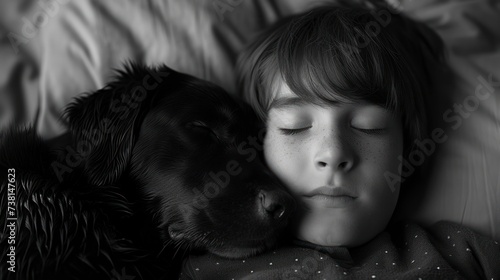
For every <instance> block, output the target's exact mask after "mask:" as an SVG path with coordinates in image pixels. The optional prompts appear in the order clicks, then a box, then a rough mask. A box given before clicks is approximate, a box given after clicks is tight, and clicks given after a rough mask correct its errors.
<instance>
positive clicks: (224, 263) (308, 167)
mask: <svg viewBox="0 0 500 280" xmlns="http://www.w3.org/2000/svg"><path fill="white" fill-rule="evenodd" d="M441 53H442V43H441V41H440V39H439V37H437V35H436V34H435V33H433V32H432V31H431V30H430V29H429V28H427V27H425V26H424V25H423V24H420V23H417V22H414V21H412V20H410V19H409V18H406V17H405V16H403V15H399V14H397V13H396V11H394V10H391V9H389V7H388V6H383V5H379V4H373V3H370V4H368V5H366V6H362V5H357V4H344V5H337V6H323V7H318V8H315V9H313V10H311V11H309V12H307V13H303V14H300V15H295V16H292V17H289V18H286V19H284V20H282V21H280V22H278V23H277V24H275V25H274V26H273V27H272V28H271V29H270V30H268V31H267V32H266V33H265V34H263V36H261V37H260V38H258V39H257V40H256V41H255V42H254V43H253V44H251V45H250V46H249V48H248V50H247V51H246V52H245V53H244V54H243V56H242V57H241V59H240V61H239V62H240V65H239V66H240V67H239V70H240V74H241V85H242V92H243V94H244V98H245V99H246V100H247V101H248V102H249V103H250V104H251V105H252V106H253V108H254V109H255V110H256V112H257V113H258V115H259V116H260V117H261V118H262V119H263V120H264V121H265V122H266V127H267V130H266V136H265V138H264V156H265V159H266V162H267V164H268V165H269V167H270V168H271V170H272V171H273V172H274V173H275V174H276V175H277V177H278V178H279V179H280V180H281V181H282V183H283V184H284V185H285V186H286V187H287V189H288V190H289V191H290V193H292V194H293V195H294V196H295V198H296V200H297V202H298V203H299V205H300V207H299V209H298V210H297V212H296V214H295V216H294V218H293V219H292V223H291V229H292V233H293V237H294V240H293V241H292V242H291V244H287V245H286V246H282V247H280V248H277V249H276V250H274V251H271V252H268V253H265V254H262V255H259V256H256V257H252V258H248V259H246V260H226V259H222V258H219V257H216V256H214V255H204V256H194V255H192V256H190V257H189V258H188V259H187V260H186V261H185V263H184V268H183V274H182V277H185V278H188V279H190V278H192V279H242V278H244V279H344V278H349V279H358V278H360V279H375V278H378V279H396V278H399V279H429V278H432V279H463V278H465V279H500V245H499V244H498V243H497V242H495V241H492V240H489V239H487V238H485V237H483V236H480V235H478V234H475V233H474V232H473V231H471V230H469V229H467V228H463V227H461V226H458V225H455V224H452V223H447V222H441V223H437V224H435V225H434V226H432V227H430V228H428V229H423V228H422V227H419V226H417V225H415V224H411V223H394V224H393V223H389V222H390V220H391V217H392V216H393V212H394V210H395V206H396V203H397V201H398V196H399V191H400V187H401V181H402V180H401V175H400V174H402V172H403V170H402V169H403V167H402V164H401V162H402V161H401V159H402V158H403V159H405V158H407V157H408V156H409V155H410V153H411V152H412V151H413V149H416V147H414V145H413V143H414V142H415V141H416V140H422V139H424V138H425V137H427V135H426V130H427V127H426V123H427V120H426V117H425V102H424V101H425V99H426V98H425V95H426V94H429V93H430V91H431V77H430V76H429V74H427V73H429V68H430V67H433V66H432V63H436V61H439V59H440V57H441ZM396 174H398V175H396ZM414 175H415V173H414ZM398 176H399V177H398ZM403 185H404V184H403Z"/></svg>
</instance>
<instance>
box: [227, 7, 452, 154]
mask: <svg viewBox="0 0 500 280" xmlns="http://www.w3.org/2000/svg"><path fill="white" fill-rule="evenodd" d="M341 2H342V1H341ZM346 2H347V1H346ZM342 3H343V2H342ZM365 3H366V4H352V3H349V4H337V5H328V6H322V7H317V8H314V9H312V10H311V11H309V12H306V13H302V14H299V15H293V16H290V17H288V18H284V19H282V20H281V21H279V22H278V23H276V24H275V25H273V26H272V27H271V29H269V30H267V31H266V32H264V33H263V34H261V35H260V36H259V37H258V38H257V40H256V41H254V42H253V43H252V44H250V45H249V46H248V48H247V49H246V51H244V52H243V53H242V55H241V56H240V58H239V60H238V66H237V68H238V71H239V85H240V92H241V93H242V94H243V98H244V99H245V100H246V101H247V102H249V103H250V104H251V105H252V107H253V108H254V109H255V111H256V113H257V114H258V115H259V116H260V118H261V119H262V120H264V121H265V120H266V117H267V112H268V110H269V109H270V105H271V103H272V101H273V99H274V96H273V95H274V93H273V86H274V82H275V81H276V79H277V78H282V80H283V81H284V82H286V84H287V85H288V86H289V87H290V89H291V90H292V91H293V92H294V93H295V94H297V95H298V96H300V97H302V98H304V99H306V100H308V101H310V102H312V103H324V102H326V103H328V102H342V101H343V100H348V101H354V102H359V101H365V102H369V103H373V104H377V105H381V106H383V107H385V108H387V109H389V110H391V111H392V112H394V113H399V114H400V115H401V117H402V123H403V129H404V141H405V143H404V147H405V151H404V157H405V158H406V157H407V155H408V154H409V153H410V151H411V149H412V148H413V142H414V141H415V140H417V139H423V138H424V137H426V131H427V127H426V123H427V120H426V114H425V105H424V95H425V94H429V91H430V86H431V85H430V83H431V80H430V77H429V76H428V72H427V71H428V69H426V60H429V59H431V60H434V61H442V59H441V58H442V56H443V43H442V41H441V39H440V38H439V37H438V35H437V34H435V33H434V31H432V30H431V29H429V28H428V27H426V26H425V25H424V24H422V23H418V22H415V21H413V20H411V19H409V18H407V17H405V16H403V15H401V14H399V13H398V12H397V11H395V10H393V9H391V8H390V7H389V6H388V5H382V4H380V1H378V2H366V1H365Z"/></svg>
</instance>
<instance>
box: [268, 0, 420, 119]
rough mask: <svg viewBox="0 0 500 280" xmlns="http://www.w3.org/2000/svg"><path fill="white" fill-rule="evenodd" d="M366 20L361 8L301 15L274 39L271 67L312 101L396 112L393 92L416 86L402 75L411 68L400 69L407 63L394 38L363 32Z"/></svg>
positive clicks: (367, 18) (288, 83)
mask: <svg viewBox="0 0 500 280" xmlns="http://www.w3.org/2000/svg"><path fill="white" fill-rule="evenodd" d="M370 21H373V16H372V15H371V14H370V13H369V12H368V11H366V10H361V11H359V10H352V9H343V8H337V9H335V10H326V11H324V10H318V11H316V12H315V11H313V12H310V13H309V14H305V15H304V16H303V17H302V18H299V19H298V20H296V22H295V23H294V24H290V25H289V26H288V30H286V31H285V32H284V33H283V34H284V36H282V37H281V38H280V40H278V43H277V46H276V51H275V52H274V54H275V56H276V61H277V65H278V68H277V69H276V70H278V71H279V73H281V76H282V78H283V80H284V82H285V83H286V84H287V85H288V86H289V87H290V89H291V90H292V91H293V92H294V93H295V94H297V95H298V96H300V97H301V98H304V99H306V100H308V101H310V102H312V103H331V102H334V103H338V102H341V103H342V102H346V101H350V102H360V101H364V102H369V103H372V104H376V105H379V106H382V107H384V108H386V109H388V110H390V111H397V112H399V113H401V111H403V110H402V108H401V106H399V105H402V104H398V101H399V100H400V97H399V96H398V95H400V94H405V91H406V89H407V87H409V86H410V85H411V86H413V87H415V86H416V87H418V86H419V85H418V83H415V81H410V80H409V79H408V73H411V69H402V68H404V65H408V63H407V62H406V61H405V59H404V56H402V55H400V52H399V51H398V50H397V49H396V48H397V47H398V46H397V41H396V42H395V41H394V40H391V38H390V36H388V35H387V34H383V33H388V32H382V31H381V32H380V33H379V34H378V35H377V36H372V37H370V36H369V35H368V34H367V32H366V30H365V29H366V26H368V24H369V22H370ZM366 40H369V41H366ZM402 66H403V67H402ZM404 73H406V75H405V74H404ZM404 85H406V86H404ZM414 90H418V89H417V88H414Z"/></svg>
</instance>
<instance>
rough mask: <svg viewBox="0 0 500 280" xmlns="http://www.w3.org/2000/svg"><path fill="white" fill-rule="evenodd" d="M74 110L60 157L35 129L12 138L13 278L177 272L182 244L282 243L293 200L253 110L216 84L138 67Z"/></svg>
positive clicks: (239, 253)
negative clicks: (268, 161) (269, 157)
mask: <svg viewBox="0 0 500 280" xmlns="http://www.w3.org/2000/svg"><path fill="white" fill-rule="evenodd" d="M66 117H67V119H68V121H69V126H70V132H71V139H72V141H71V144H70V145H66V146H63V148H64V149H62V150H60V151H59V152H57V153H54V152H53V151H52V150H51V149H50V148H49V147H48V145H47V143H45V142H43V141H42V140H40V139H39V138H38V136H37V135H36V134H35V133H34V132H33V131H32V130H30V129H28V130H20V131H16V130H14V131H12V132H10V133H7V134H6V135H4V136H3V137H2V145H1V147H0V166H1V167H2V168H5V169H13V170H15V172H16V175H15V176H16V180H17V181H16V182H15V183H16V184H17V185H16V186H15V187H16V188H17V189H16V198H15V199H16V200H17V201H16V205H17V209H16V210H17V231H16V236H15V239H16V242H17V243H16V247H15V252H16V258H17V259H16V264H17V265H16V270H17V272H16V273H15V274H12V273H10V274H8V276H10V278H12V279H14V278H16V277H17V279H113V278H115V279H119V278H120V276H121V277H122V278H125V277H126V276H131V277H130V279H171V278H170V277H175V275H176V274H177V273H178V269H179V266H180V263H179V260H180V257H181V256H180V254H176V251H177V250H181V251H185V250H192V249H195V250H208V251H210V252H212V253H214V254H217V255H220V256H224V257H229V258H238V257H248V256H252V255H256V254H258V253H260V252H263V251H264V250H266V249H268V248H270V247H272V246H273V245H274V244H275V243H276V242H277V237H278V235H279V233H280V231H282V229H283V228H284V227H285V226H286V223H287V220H288V217H289V214H290V213H291V212H292V211H293V209H294V207H295V204H294V201H293V199H292V197H291V196H290V195H289V194H287V193H286V192H285V191H284V190H283V189H282V186H281V185H280V184H279V182H277V180H276V179H275V177H273V175H272V174H271V173H270V171H269V170H268V169H267V167H266V166H265V165H264V164H263V162H262V160H261V157H260V156H261V155H260V153H259V152H260V150H261V144H260V141H259V140H260V139H262V136H263V134H262V131H263V130H262V124H261V123H259V121H258V120H257V118H256V116H255V115H254V113H253V112H252V110H251V109H250V107H249V106H248V105H247V104H244V103H243V102H241V101H239V100H237V99H234V98H232V97H230V96H229V95H228V94H227V93H226V92H224V90H222V89H221V88H219V87H217V86H215V85H213V84H211V83H208V82H206V81H202V80H200V79H197V78H194V77H192V76H189V75H185V74H181V73H178V72H176V71H173V70H172V69H170V68H168V67H166V66H162V67H159V68H156V69H153V68H148V67H143V66H138V65H130V66H128V67H126V69H125V70H124V71H121V72H120V73H119V76H118V78H117V79H116V80H115V81H114V82H111V83H110V84H108V85H107V86H106V87H105V88H103V89H101V90H98V91H97V92H95V93H93V94H90V95H87V96H85V97H81V98H78V99H77V100H76V101H75V102H74V103H73V104H71V105H70V106H69V107H68V108H67V110H66ZM259 134H260V135H259ZM4 178H6V177H4ZM10 187H12V185H10ZM8 189H9V185H8V181H7V180H6V179H3V178H2V185H1V189H0V194H1V195H2V197H6V196H7V194H8ZM5 202H6V200H4V199H3V200H2V201H1V202H0V207H1V209H2V213H3V209H7V205H6V203H5ZM8 237H9V229H8V228H7V229H5V230H4V232H3V233H2V235H1V236H0V245H1V246H2V249H3V248H8V246H9V245H8V244H9V243H8V241H9V238H8ZM4 246H5V247H4ZM2 251H6V250H2ZM1 258H2V259H1V261H2V263H1V264H0V267H1V268H2V271H7V268H8V266H9V264H8V263H7V261H9V256H6V254H3V255H2V257H1ZM132 276H133V277H132ZM2 279H3V278H2ZM125 279H126V278H125Z"/></svg>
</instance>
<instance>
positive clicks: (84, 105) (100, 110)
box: [64, 63, 175, 185]
mask: <svg viewBox="0 0 500 280" xmlns="http://www.w3.org/2000/svg"><path fill="white" fill-rule="evenodd" d="M117 72H118V76H117V78H116V79H115V80H114V81H113V82H111V83H109V84H108V85H107V86H106V87H104V88H103V89H100V90H98V91H96V92H94V93H91V94H87V95H85V96H83V97H79V98H76V99H75V101H73V102H72V103H71V104H70V105H68V107H67V108H66V110H65V114H64V117H65V118H66V119H67V120H68V123H69V128H70V131H71V132H72V134H73V137H74V140H75V142H74V145H75V149H76V150H77V152H78V153H79V155H80V156H81V166H80V167H82V168H83V169H84V172H85V175H86V176H87V179H88V181H89V183H91V184H96V185H102V184H112V183H113V182H115V181H116V180H117V179H118V178H119V177H120V176H121V175H122V174H123V172H124V171H125V169H126V167H127V165H128V163H129V160H130V157H131V151H132V149H133V146H134V144H135V140H136V137H137V132H138V130H139V128H140V126H141V124H142V120H143V119H144V116H145V115H146V114H147V112H148V111H149V107H150V104H151V99H153V98H154V96H153V95H155V92H157V91H156V90H155V89H156V88H157V87H158V86H159V85H160V84H161V83H162V82H163V80H164V79H166V78H167V77H168V76H169V75H170V74H172V73H173V72H175V71H173V70H171V69H170V68H168V67H166V66H163V67H160V68H157V69H152V68H148V67H145V66H142V65H137V64H133V63H129V64H128V65H126V66H125V70H123V71H117Z"/></svg>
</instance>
